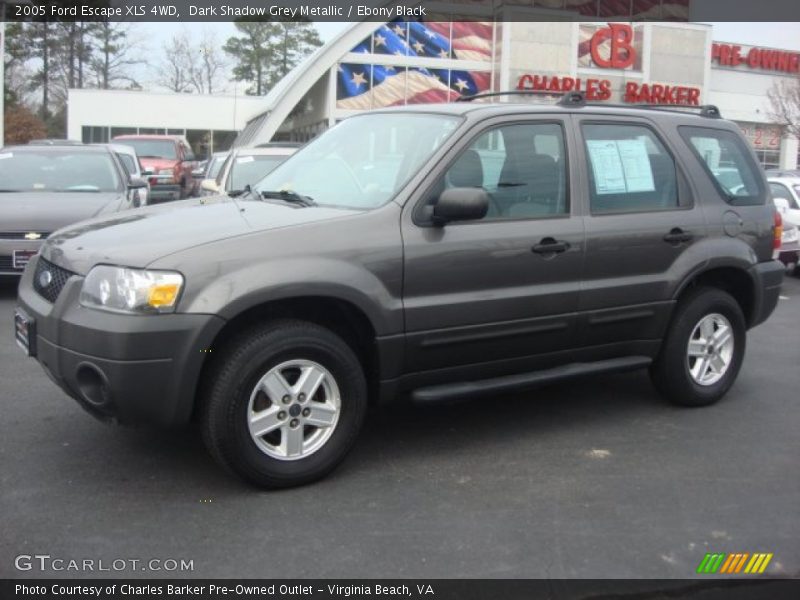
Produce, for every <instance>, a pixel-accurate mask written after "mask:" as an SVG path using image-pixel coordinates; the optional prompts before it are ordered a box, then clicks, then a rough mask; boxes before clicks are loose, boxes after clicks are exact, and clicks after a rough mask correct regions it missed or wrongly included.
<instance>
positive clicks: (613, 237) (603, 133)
mask: <svg viewBox="0 0 800 600" xmlns="http://www.w3.org/2000/svg"><path fill="white" fill-rule="evenodd" d="M576 120H577V121H578V126H577V127H576V133H577V134H578V137H579V140H580V141H579V144H578V151H579V153H580V159H579V160H580V165H581V168H582V172H583V175H584V177H583V182H582V185H581V188H580V189H581V192H582V195H583V200H584V201H585V205H586V212H587V216H586V261H585V266H584V283H583V286H584V287H583V293H582V295H581V300H580V306H579V308H580V311H581V313H582V314H581V318H580V320H581V330H582V335H581V345H583V346H594V345H600V344H610V343H613V342H630V341H635V340H653V339H656V338H659V337H661V335H662V332H663V330H664V328H665V327H666V323H667V318H668V316H669V314H670V307H671V303H670V298H671V290H673V289H674V288H675V285H676V281H679V280H682V279H683V278H684V277H685V276H686V274H687V270H688V269H691V268H692V266H691V265H694V264H697V263H701V262H702V261H703V259H702V258H701V257H700V252H699V250H697V243H698V242H699V241H700V240H701V239H702V238H703V237H704V236H705V235H706V224H705V220H704V216H703V212H702V210H701V208H700V207H699V206H698V205H697V204H696V203H695V201H694V198H693V196H692V192H691V187H690V186H689V185H688V181H687V178H686V176H685V170H684V169H683V167H682V166H681V164H680V162H679V160H677V159H676V155H675V153H674V152H673V151H672V150H671V149H670V148H669V146H668V144H667V143H666V141H665V138H664V136H663V135H662V134H661V133H660V132H659V131H657V129H656V128H655V127H654V125H653V124H652V123H650V122H649V121H646V120H644V119H635V118H627V117H626V118H622V117H620V118H615V117H605V116H603V117H602V118H598V117H592V116H591V115H585V116H582V117H579V118H577V117H576Z"/></svg>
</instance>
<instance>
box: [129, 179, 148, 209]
mask: <svg viewBox="0 0 800 600" xmlns="http://www.w3.org/2000/svg"><path fill="white" fill-rule="evenodd" d="M146 189H147V182H146V181H145V180H144V179H142V178H141V177H131V178H130V179H128V202H130V204H131V206H133V207H134V208H139V207H140V206H142V205H143V204H144V202H142V197H143V196H144V194H142V193H140V192H142V191H143V190H146Z"/></svg>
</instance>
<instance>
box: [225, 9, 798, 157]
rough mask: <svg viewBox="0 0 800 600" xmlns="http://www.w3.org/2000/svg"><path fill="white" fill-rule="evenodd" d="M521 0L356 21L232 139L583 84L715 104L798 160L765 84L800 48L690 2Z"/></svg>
mask: <svg viewBox="0 0 800 600" xmlns="http://www.w3.org/2000/svg"><path fill="white" fill-rule="evenodd" d="M531 1H532V0H527V2H528V3H529V4H530V3H531ZM535 1H536V2H537V3H538V4H539V5H541V4H542V2H541V1H540V0H535ZM563 1H564V0H554V1H553V2H547V3H545V4H551V5H553V6H555V5H558V4H559V3H563ZM525 2H526V0H515V2H514V6H511V7H509V8H507V9H506V12H505V13H504V15H503V17H504V19H505V20H504V21H498V22H491V21H486V22H480V21H455V20H454V21H444V20H437V21H431V22H418V21H412V22H405V21H401V20H398V21H393V22H390V23H357V24H353V25H351V26H350V27H349V28H348V29H346V30H344V31H342V32H341V33H340V34H339V35H338V36H337V37H336V38H334V39H332V40H330V41H329V42H328V43H327V44H325V46H323V47H322V48H320V49H318V50H317V51H316V52H315V53H314V54H313V55H312V56H310V57H308V59H307V60H306V61H305V62H304V63H302V64H301V65H299V66H298V67H297V68H296V69H294V70H293V71H292V72H291V73H289V74H288V75H287V76H286V77H285V78H284V79H283V80H282V81H281V82H280V83H279V84H278V85H277V86H276V87H275V88H273V89H272V90H271V91H270V93H269V94H268V95H267V96H265V97H264V98H263V99H262V102H261V106H260V108H259V110H257V111H255V113H254V114H253V117H252V119H251V120H250V121H249V122H248V124H247V127H246V128H245V130H244V131H243V132H242V134H241V135H240V136H239V137H238V138H237V140H236V142H235V144H236V145H254V144H258V143H264V142H267V141H274V140H292V141H306V140H308V139H311V138H312V137H314V136H316V135H318V134H319V133H320V132H322V131H324V130H325V129H327V128H328V127H330V126H332V125H333V124H335V123H336V122H337V121H339V120H341V119H343V118H345V117H347V116H349V115H352V114H355V113H357V112H360V111H363V110H369V109H372V108H380V107H386V106H395V105H403V104H414V103H421V102H449V101H454V100H456V99H457V98H459V97H461V96H464V95H470V94H475V93H479V92H484V91H491V90H510V89H518V88H520V89H529V88H535V89H545V90H550V91H553V92H556V93H558V92H562V91H569V90H574V89H578V90H581V91H583V92H584V93H585V94H586V96H587V98H588V99H590V100H593V101H597V102H601V103H602V102H609V103H611V102H616V103H622V104H635V103H664V104H676V105H677V104H714V105H716V106H718V107H719V109H720V111H721V113H722V115H723V117H725V118H727V119H731V120H733V121H735V122H737V123H738V124H739V126H740V127H741V128H742V130H743V131H744V133H745V135H746V136H747V138H748V139H749V140H750V142H751V143H752V145H753V147H754V148H755V150H756V154H757V156H758V159H759V161H760V162H761V164H762V165H764V167H766V168H774V167H780V168H784V169H793V168H796V167H797V165H798V140H797V139H795V138H792V137H790V136H789V135H788V134H787V133H786V132H785V131H784V128H783V127H781V126H780V125H778V124H776V123H775V122H774V120H773V119H772V118H771V117H770V112H771V110H770V102H769V99H768V91H769V90H770V89H771V88H772V87H773V86H775V85H776V84H777V83H779V82H781V81H786V80H791V79H793V78H797V76H798V61H799V60H800V54H799V53H797V52H794V51H785V50H780V49H774V48H760V47H758V48H754V47H748V46H744V45H741V44H738V43H736V40H716V39H715V38H714V32H713V27H712V26H711V25H707V24H695V23H689V22H686V21H685V20H681V19H682V18H685V16H686V15H687V14H688V13H687V12H685V10H684V12H681V7H682V4H683V3H681V2H676V3H671V2H667V1H666V0H665V1H664V2H659V0H649V1H647V2H638V1H636V0H634V1H633V2H621V3H619V2H618V3H616V4H617V5H619V4H622V5H624V6H627V7H630V8H631V9H632V10H633V9H635V8H636V7H637V6H638V7H639V8H640V9H644V8H647V7H649V9H650V12H649V13H648V14H646V15H642V14H639V13H635V14H634V13H631V14H630V17H631V19H636V18H638V17H642V16H651V15H654V16H655V17H656V18H661V19H674V20H672V21H659V22H637V21H636V20H629V21H627V22H613V23H609V22H605V21H600V20H599V19H597V18H595V19H594V20H592V21H586V20H582V19H585V18H587V17H588V16H592V15H589V14H587V15H584V14H576V12H575V11H574V10H572V11H570V10H564V11H563V14H561V12H560V11H558V10H550V11H548V12H547V17H548V18H550V19H555V18H557V17H559V16H560V17H562V20H560V21H558V20H552V21H547V22H542V21H538V22H536V21H532V19H536V18H540V19H541V18H542V12H541V11H537V9H536V8H528V7H526V6H519V5H520V4H524V3H525ZM566 2H567V3H569V2H571V0H566ZM573 4H574V2H573ZM584 4H591V5H592V6H594V7H599V6H601V5H602V4H603V3H602V2H599V3H598V2H592V3H584ZM668 5H669V6H668ZM655 8H660V10H661V12H655ZM683 8H684V9H685V7H683ZM668 10H669V12H668ZM602 16H605V17H606V18H608V19H609V20H611V19H614V18H619V16H618V15H614V14H605V15H600V14H597V15H596V17H602ZM524 19H530V20H529V21H525V20H524ZM501 101H502V100H501ZM537 101H541V98H537Z"/></svg>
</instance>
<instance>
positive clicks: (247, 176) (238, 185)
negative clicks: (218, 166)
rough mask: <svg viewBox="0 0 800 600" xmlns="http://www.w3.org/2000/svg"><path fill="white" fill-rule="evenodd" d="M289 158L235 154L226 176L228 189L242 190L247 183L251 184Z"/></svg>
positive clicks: (286, 156)
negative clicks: (228, 173) (229, 171)
mask: <svg viewBox="0 0 800 600" xmlns="http://www.w3.org/2000/svg"><path fill="white" fill-rule="evenodd" d="M287 158H289V156H288V155H284V156H280V155H278V156H276V155H272V156H265V155H261V156H241V155H239V156H237V157H236V160H234V161H233V165H232V166H231V173H230V176H229V177H228V186H227V188H228V189H229V190H243V189H244V188H245V186H247V185H253V184H255V183H258V182H259V181H261V179H262V178H263V177H264V176H265V175H267V174H269V173H271V172H272V170H273V169H274V168H275V167H277V166H278V165H279V164H281V163H282V162H283V161H285V160H286V159H287Z"/></svg>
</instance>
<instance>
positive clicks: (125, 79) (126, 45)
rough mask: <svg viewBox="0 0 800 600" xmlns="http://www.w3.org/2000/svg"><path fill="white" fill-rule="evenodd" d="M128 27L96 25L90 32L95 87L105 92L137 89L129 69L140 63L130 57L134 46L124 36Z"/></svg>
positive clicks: (126, 25) (116, 24)
mask: <svg viewBox="0 0 800 600" xmlns="http://www.w3.org/2000/svg"><path fill="white" fill-rule="evenodd" d="M129 32H130V25H128V24H125V23H112V22H109V21H100V22H98V23H97V24H96V27H95V28H94V31H93V34H94V52H93V55H92V58H91V60H90V66H91V70H92V73H93V74H94V77H95V81H96V85H97V87H99V88H100V89H103V90H109V89H112V88H115V87H118V86H119V85H120V84H125V85H126V86H127V87H130V86H134V87H136V86H138V83H137V82H136V80H135V79H134V78H133V77H131V76H130V68H131V67H132V66H134V65H137V64H139V63H141V62H142V61H141V60H139V59H137V58H135V57H134V56H133V54H134V52H135V49H136V48H135V44H134V43H132V42H131V40H130V38H129V37H128V34H129Z"/></svg>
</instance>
